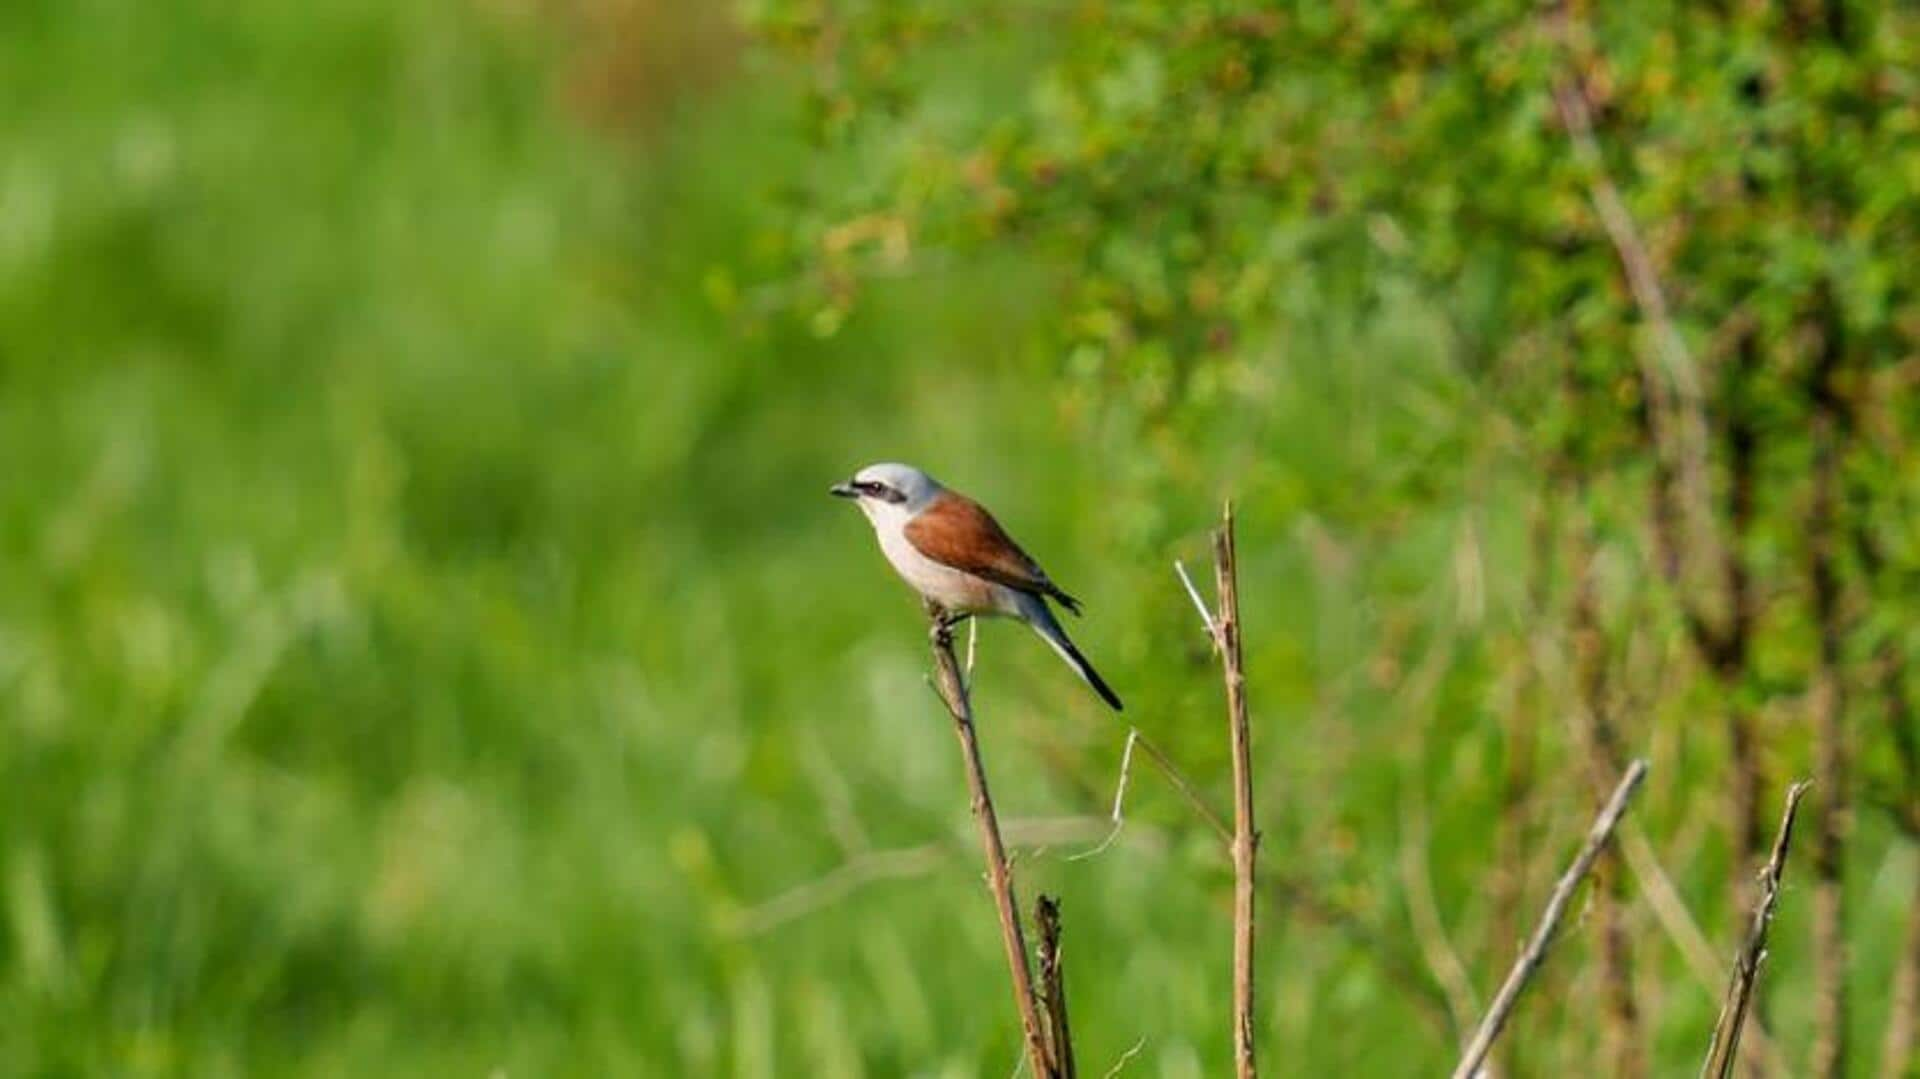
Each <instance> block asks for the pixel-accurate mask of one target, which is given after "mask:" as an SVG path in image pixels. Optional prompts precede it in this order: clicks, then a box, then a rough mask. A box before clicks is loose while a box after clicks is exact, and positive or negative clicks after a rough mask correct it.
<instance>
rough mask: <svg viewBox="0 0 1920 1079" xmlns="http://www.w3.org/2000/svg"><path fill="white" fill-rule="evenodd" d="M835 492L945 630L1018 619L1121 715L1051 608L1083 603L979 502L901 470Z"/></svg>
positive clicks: (864, 477)
mask: <svg viewBox="0 0 1920 1079" xmlns="http://www.w3.org/2000/svg"><path fill="white" fill-rule="evenodd" d="M832 493H834V494H836V495H838V496H840V497H841V498H850V499H853V500H854V501H855V502H856V503H857V504H858V505H859V506H860V509H861V511H862V512H864V513H865V514H866V515H867V520H869V521H871V522H873V531H874V534H875V535H876V536H878V537H879V539H880V550H881V552H882V553H883V554H885V555H886V556H887V561H888V562H891V563H892V564H893V568H894V572H896V573H898V574H900V576H901V577H902V578H903V579H904V580H905V581H906V582H907V584H908V585H910V586H912V588H913V590H914V591H916V592H918V593H920V595H921V596H922V597H923V598H925V599H926V600H928V601H929V602H931V603H932V604H934V605H935V606H937V607H938V608H940V610H941V611H942V612H944V618H945V620H946V624H947V625H949V626H951V625H954V624H957V623H959V622H962V621H964V620H966V619H968V618H971V617H973V616H974V615H983V616H984V615H1006V616H1008V617H1011V618H1018V619H1019V620H1020V621H1022V622H1025V623H1026V624H1027V625H1029V626H1031V627H1033V631H1034V632H1035V633H1038V634H1039V635H1040V637H1041V639H1042V640H1044V641H1046V642H1047V643H1048V644H1050V645H1052V646H1053V650H1054V651H1056V652H1058V653H1060V658H1062V659H1064V660H1066V661H1067V665H1068V666H1070V667H1072V668H1073V669H1074V672H1075V673H1077V674H1078V675H1079V676H1080V677H1081V678H1082V679H1084V680H1085V681H1086V683H1087V685H1089V686H1092V687H1093V691H1094V692H1095V693H1098V694H1100V698H1101V699H1102V700H1104V701H1106V702H1107V703H1108V704H1109V705H1112V706H1113V710H1114V711H1116V712H1117V711H1119V710H1120V698H1119V697H1118V696H1117V695H1115V693H1114V692H1113V690H1112V689H1110V688H1108V687H1107V683H1106V681H1105V680H1104V679H1102V678H1101V677H1100V675H1099V672H1097V671H1095V670H1094V669H1093V664H1091V663H1088V662H1087V657H1085V656H1083V655H1081V654H1080V650H1079V649H1078V648H1075V647H1074V646H1073V642H1072V641H1071V640H1068V639H1067V633H1066V631H1065V630H1063V629H1061V628H1060V623H1059V621H1058V620H1057V619H1055V618H1054V617H1053V611H1052V609H1051V608H1049V607H1048V606H1047V600H1049V599H1052V600H1054V601H1056V602H1058V603H1059V604H1060V605H1061V606H1062V607H1065V608H1066V609H1067V610H1069V611H1072V612H1073V613H1074V614H1079V613H1080V603H1079V601H1078V600H1076V599H1074V598H1073V597H1072V596H1069V595H1067V594H1066V593H1065V592H1063V591H1061V589H1060V586H1059V585H1056V584H1054V583H1053V580H1052V579H1051V578H1049V577H1048V576H1047V573H1046V571H1045V570H1043V569H1041V568H1040V566H1039V564H1037V563H1036V562H1034V560H1033V559H1032V558H1030V557H1028V556H1027V552H1025V551H1023V550H1021V549H1020V545H1019V544H1017V543H1015V542H1013V539H1012V538H1011V537H1009V536H1008V535H1007V533H1006V530H1005V529H1003V528H1001V527H1000V522H998V521H996V520H994V519H993V514H991V513H988V512H987V511H986V510H985V509H983V508H981V506H980V503H978V502H975V501H974V500H973V499H971V498H968V497H967V496H966V495H963V494H960V493H959V492H957V491H949V490H947V489H946V488H945V487H942V486H940V484H939V482H938V481H936V480H935V479H934V478H933V477H932V476H929V475H927V474H926V473H925V472H922V471H920V470H919V469H917V468H914V467H912V466H911V465H900V464H880V465H868V466H867V467H866V468H863V469H861V470H860V471H859V472H858V473H856V474H855V475H854V477H853V478H852V479H850V480H848V481H847V482H845V483H836V484H834V485H833V488H832Z"/></svg>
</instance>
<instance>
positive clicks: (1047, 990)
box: [1033, 895, 1079, 1079]
mask: <svg viewBox="0 0 1920 1079" xmlns="http://www.w3.org/2000/svg"><path fill="white" fill-rule="evenodd" d="M1033 924H1034V925H1036V926H1038V927H1039V929H1040V1000H1041V1002H1042V1003H1043V1004H1044V1005H1045V1006H1046V1010H1045V1011H1044V1012H1043V1013H1042V1014H1043V1015H1044V1017H1045V1019H1046V1029H1047V1049H1048V1051H1050V1052H1051V1053H1052V1054H1053V1060H1054V1064H1055V1065H1056V1067H1057V1068H1058V1071H1059V1075H1060V1079H1074V1077H1075V1076H1076V1075H1078V1074H1079V1072H1078V1069H1077V1068H1076V1067H1075V1065H1074V1062H1073V1032H1072V1030H1071V1029H1070V1028H1069V1027H1068V1026H1067V980H1066V973H1065V972H1064V971H1063V970H1062V969H1061V966H1060V901H1059V900H1057V899H1054V898H1053V897H1052V896H1047V895H1043V896H1041V897H1040V898H1038V899H1036V900H1034V903H1033Z"/></svg>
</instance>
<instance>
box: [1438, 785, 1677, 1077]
mask: <svg viewBox="0 0 1920 1079" xmlns="http://www.w3.org/2000/svg"><path fill="white" fill-rule="evenodd" d="M1646 776H1647V762H1646V761H1640V760H1636V761H1634V762H1633V763H1632V764H1631V765H1629V766H1628V767H1627V773H1626V775H1624V776H1622V777H1621V778H1620V785H1619V786H1617V787H1615V788H1614V790H1613V797H1611V798H1609V799H1608V800H1607V804H1606V806H1605V807H1603V808H1602V809H1601V810H1600V815H1599V816H1598V817H1596V818H1594V822H1593V828H1592V829H1591V830H1589V831H1588V833H1587V841H1586V844H1585V845H1584V846H1582V847H1581V848H1580V853H1579V854H1578V855H1576V856H1575V857H1574V859H1573V864H1572V865H1570V866H1568V867H1567V871H1566V872H1565V873H1563V874H1561V876H1560V880H1559V883H1557V884H1555V885H1554V886H1553V894H1552V895H1551V896H1550V897H1548V899H1547V909H1546V910H1545V911H1543V912H1541V915H1540V924H1539V925H1538V926H1536V927H1535V928H1534V931H1533V936H1532V937H1530V938H1528V940H1527V946H1526V947H1525V948H1523V949H1521V951H1520V955H1519V957H1518V958H1516V959H1515V960H1514V961H1513V969H1512V970H1510V971H1508V972H1507V980H1506V981H1505V982H1503V983H1502V984H1501V986H1500V992H1499V993H1497V994H1495V995H1494V998H1493V1004H1492V1006H1491V1007H1489V1008H1488V1009H1487V1014H1486V1017H1485V1018H1484V1019H1482V1020H1480V1027H1479V1029H1477V1030H1475V1031H1474V1033H1473V1038H1472V1040H1470V1041H1469V1042H1468V1043H1467V1048H1466V1049H1465V1051H1463V1052H1462V1053H1461V1054H1460V1063H1459V1064H1457V1065H1455V1066H1454V1069H1453V1079H1472V1077H1473V1076H1475V1075H1477V1074H1479V1071H1480V1066H1481V1065H1482V1064H1484V1063H1485V1062H1486V1059H1487V1053H1488V1052H1489V1051H1491V1050H1492V1048H1493V1043H1494V1041H1495V1040H1497V1039H1498V1038H1499V1037H1500V1032H1501V1030H1503V1029H1505V1027H1506V1025H1507V1019H1508V1018H1509V1017H1511V1016H1512V1014H1513V1008H1514V1005H1516V1004H1518V1003H1519V1001H1520V993H1521V991H1522V990H1524V989H1526V987H1527V982H1528V981H1529V980H1530V979H1531V978H1532V977H1533V975H1534V972H1535V971H1537V970H1539V969H1540V964H1541V963H1542V962H1544V961H1545V960H1546V957H1547V949H1548V947H1550V946H1551V945H1552V944H1553V937H1554V933H1555V931H1557V930H1558V929H1559V927H1560V919H1561V918H1562V917H1564V916H1565V915H1566V913H1567V906H1568V905H1569V904H1571V903H1572V902H1573V893H1574V892H1575V891H1577V890H1578V889H1579V887H1580V882H1581V881H1582V880H1584V879H1585V878H1586V875H1587V872H1588V871H1589V870H1591V869H1592V868H1593V863H1594V861H1595V860H1596V859H1598V858H1599V857H1600V852H1601V851H1602V850H1604V849H1605V848H1606V846H1607V843H1608V840H1609V839H1611V838H1612V836H1613V830H1614V828H1615V827H1616V826H1617V825H1618V824H1619V823H1620V818H1621V816H1622V815H1624V814H1625V813H1626V811H1627V802H1628V801H1629V800H1631V799H1632V798H1633V792H1634V791H1635V790H1636V789H1638V788H1639V786H1640V781H1641V780H1643V779H1645V778H1646Z"/></svg>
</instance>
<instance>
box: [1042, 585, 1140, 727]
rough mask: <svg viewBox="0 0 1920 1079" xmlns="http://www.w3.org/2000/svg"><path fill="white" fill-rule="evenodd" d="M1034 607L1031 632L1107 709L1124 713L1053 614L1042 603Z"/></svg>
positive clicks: (1123, 708) (1107, 687)
mask: <svg viewBox="0 0 1920 1079" xmlns="http://www.w3.org/2000/svg"><path fill="white" fill-rule="evenodd" d="M1034 606H1035V607H1037V608H1038V609H1039V612H1038V616H1037V617H1035V618H1033V620H1032V621H1031V622H1030V623H1029V624H1030V625H1032V626H1033V631H1034V632H1035V633H1038V634H1039V635H1040V637H1041V639H1042V640H1044V641H1046V642H1047V643H1048V644H1050V645H1052V646H1053V650H1054V651H1056V652H1058V653H1060V658H1061V659H1064V660H1066V661H1067V665H1068V666H1070V667H1072V668H1073V671H1074V673H1075V674H1077V675H1079V676H1080V679H1081V681H1084V682H1085V683H1086V684H1087V685H1089V686H1091V687H1093V691H1094V692H1095V693H1098V694H1099V695H1100V699H1101V700H1103V701H1106V702H1107V705H1108V707H1110V708H1112V709H1113V710H1114V711H1116V712H1122V711H1125V710H1126V709H1125V707H1124V706H1122V705H1121V703H1120V695H1119V694H1118V693H1115V692H1114V691H1113V687H1111V686H1109V685H1107V680H1106V679H1104V678H1102V677H1100V672H1099V671H1096V670H1094V669H1093V664H1092V663H1089V662H1087V657H1086V656H1083V655H1081V654H1080V650H1079V649H1078V648H1075V647H1074V645H1073V641H1072V640H1070V639H1069V638H1068V637H1067V631H1066V630H1063V629H1061V628H1060V623H1059V621H1058V620H1056V619H1055V618H1054V617H1053V613H1052V612H1051V611H1048V610H1047V608H1046V605H1045V604H1044V603H1036V604H1034Z"/></svg>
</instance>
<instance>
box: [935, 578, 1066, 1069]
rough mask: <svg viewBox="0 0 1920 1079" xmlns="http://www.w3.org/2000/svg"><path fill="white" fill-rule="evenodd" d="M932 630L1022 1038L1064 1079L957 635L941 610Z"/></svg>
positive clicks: (1035, 1062)
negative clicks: (1038, 998) (1043, 1014)
mask: <svg viewBox="0 0 1920 1079" xmlns="http://www.w3.org/2000/svg"><path fill="white" fill-rule="evenodd" d="M927 614H928V617H929V618H931V619H932V622H933V629H932V632H931V634H930V638H931V640H932V644H933V668H934V673H935V679H934V682H935V688H937V689H938V690H939V692H940V699H941V700H942V701H944V702H946V705H947V711H948V713H950V714H951V715H952V716H953V733H954V735H955V736H956V737H958V738H959V740H960V755H961V756H962V757H963V758H964V759H965V762H966V771H967V788H968V790H969V792H970V793H971V794H972V799H973V818H974V820H975V821H976V822H978V823H979V825H980V848H981V852H982V853H983V854H984V855H985V857H986V862H987V886H988V887H989V888H990V889H991V890H992V892H993V901H994V906H995V908H996V909H997V911H998V913H999V915H1000V939H1001V942H1002V943H1003V944H1004V945H1005V946H1006V952H1007V970H1008V973H1009V974H1010V975H1011V976H1012V980H1013V1004H1014V1007H1015V1009H1017V1010H1018V1011H1019V1013H1020V1029H1021V1035H1022V1037H1023V1038H1024V1039H1025V1041H1026V1047H1027V1059H1028V1062H1029V1063H1030V1064H1032V1066H1033V1074H1034V1075H1035V1076H1038V1077H1041V1079H1059V1075H1060V1072H1059V1069H1058V1068H1056V1067H1055V1066H1054V1062H1053V1057H1052V1054H1050V1053H1049V1052H1048V1050H1047V1042H1046V1036H1045V1033H1044V1031H1043V1028H1042V1027H1041V1023H1040V1009H1039V1006H1038V1004H1037V1003H1036V1002H1035V1000H1034V992H1033V970H1032V968H1030V967H1029V966H1028V964H1027V942H1026V938H1025V935H1024V934H1023V933H1022V932H1021V929H1020V907H1019V904H1018V903H1017V902H1016V900H1015V899H1014V894H1013V873H1012V871H1011V870H1010V869H1008V868H1007V851H1006V847H1005V846H1004V845H1003V844H1002V843H1001V841H1000V821H999V818H998V816H997V815H996V814H995V813H994V811H993V796H992V794H991V793H989V792H988V790H987V769H986V765H985V764H984V763H982V761H981V759H980V742H979V740H978V739H977V738H976V737H975V736H974V731H973V702H972V700H971V698H970V697H969V696H968V694H967V687H966V682H965V681H964V680H963V679H962V678H961V675H960V662H959V660H958V659H956V658H955V657H954V654H953V633H952V631H951V629H949V628H948V626H947V624H946V622H945V621H944V619H943V616H942V613H941V612H940V611H939V609H938V608H935V607H933V606H932V605H931V604H929V605H928V608H927Z"/></svg>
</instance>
